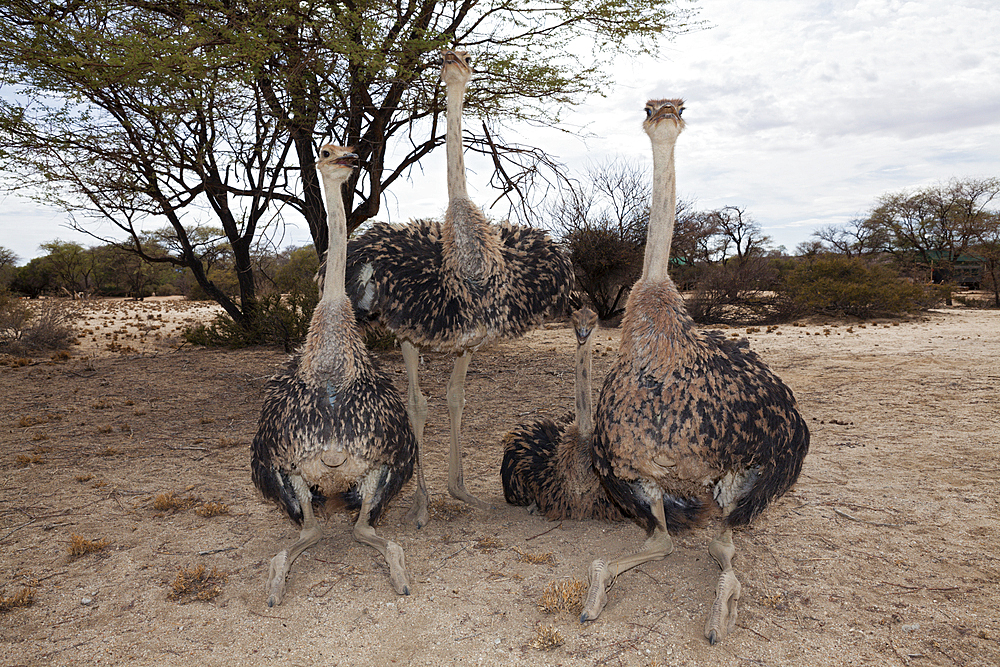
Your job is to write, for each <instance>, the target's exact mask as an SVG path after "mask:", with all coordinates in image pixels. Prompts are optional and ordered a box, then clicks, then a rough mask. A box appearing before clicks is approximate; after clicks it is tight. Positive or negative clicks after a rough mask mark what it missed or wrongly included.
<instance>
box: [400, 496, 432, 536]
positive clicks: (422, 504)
mask: <svg viewBox="0 0 1000 667" xmlns="http://www.w3.org/2000/svg"><path fill="white" fill-rule="evenodd" d="M427 505H428V502H427V493H426V492H424V493H421V491H420V489H419V488H418V489H417V491H416V493H414V494H413V504H412V505H410V509H409V510H408V511H407V512H406V520H407V521H413V522H414V523H416V524H417V528H423V527H424V526H426V525H427V524H428V522H430V520H431V517H430V512H429V511H428V509H427Z"/></svg>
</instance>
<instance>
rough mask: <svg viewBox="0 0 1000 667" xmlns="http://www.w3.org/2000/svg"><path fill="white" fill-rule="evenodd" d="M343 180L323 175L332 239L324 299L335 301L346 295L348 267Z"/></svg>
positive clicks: (324, 279)
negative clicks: (345, 274)
mask: <svg viewBox="0 0 1000 667" xmlns="http://www.w3.org/2000/svg"><path fill="white" fill-rule="evenodd" d="M340 188H341V182H340V181H335V180H334V179H332V178H330V177H329V176H326V175H324V176H323V190H324V191H325V192H326V219H327V224H328V225H329V228H330V241H329V245H327V251H326V274H325V275H324V276H323V299H322V300H323V301H335V300H337V299H342V298H344V297H345V296H346V290H345V288H344V271H345V270H346V269H347V214H346V213H345V212H344V195H343V192H342V191H341V189H340Z"/></svg>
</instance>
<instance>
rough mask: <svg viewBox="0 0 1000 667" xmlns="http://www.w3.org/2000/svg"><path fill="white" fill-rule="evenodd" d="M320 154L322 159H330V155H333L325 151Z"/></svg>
mask: <svg viewBox="0 0 1000 667" xmlns="http://www.w3.org/2000/svg"><path fill="white" fill-rule="evenodd" d="M321 154H322V155H323V157H330V156H331V155H333V153H331V152H330V151H326V150H324V151H321Z"/></svg>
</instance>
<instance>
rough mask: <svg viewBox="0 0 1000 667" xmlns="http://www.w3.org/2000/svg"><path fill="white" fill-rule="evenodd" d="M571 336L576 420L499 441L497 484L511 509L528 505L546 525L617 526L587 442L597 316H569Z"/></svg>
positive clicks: (533, 427) (519, 431) (547, 423)
mask: <svg viewBox="0 0 1000 667" xmlns="http://www.w3.org/2000/svg"><path fill="white" fill-rule="evenodd" d="M572 324H573V331H574V333H575V334H576V365H575V368H576V378H575V382H574V393H575V395H576V415H575V419H574V421H573V423H572V424H568V425H567V424H557V423H556V422H554V421H552V420H551V419H539V420H537V421H535V422H534V423H532V424H529V425H521V426H518V427H517V428H515V429H514V430H513V431H511V432H510V433H508V434H507V435H506V437H504V455H503V464H502V466H501V468H500V478H501V480H502V481H503V493H504V497H505V498H506V499H507V502H508V503H510V504H511V505H522V506H525V505H529V506H531V507H529V511H532V510H537V511H538V513H539V514H543V515H544V516H546V517H548V518H549V519H601V520H604V521H621V520H622V519H623V518H624V517H623V516H622V513H621V510H619V509H618V507H617V506H616V505H615V504H614V503H613V502H612V501H611V498H610V497H609V496H608V494H607V492H606V491H605V490H604V487H603V486H602V485H601V480H600V478H599V477H598V476H597V473H596V472H595V471H594V464H593V453H592V443H591V439H592V438H593V434H594V421H593V410H592V409H591V390H590V378H591V350H592V348H593V335H594V333H595V332H596V331H597V315H596V314H595V313H594V311H592V310H590V309H589V308H582V309H580V310H578V311H575V312H574V313H573V317H572Z"/></svg>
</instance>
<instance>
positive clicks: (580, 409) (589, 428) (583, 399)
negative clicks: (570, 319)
mask: <svg viewBox="0 0 1000 667" xmlns="http://www.w3.org/2000/svg"><path fill="white" fill-rule="evenodd" d="M592 341H593V336H591V337H590V338H588V339H587V342H586V343H584V344H583V345H578V346H577V348H576V385H575V386H576V428H577V431H578V432H579V433H580V439H581V440H584V439H586V440H589V439H590V436H592V435H593V434H594V418H593V414H594V413H593V411H592V409H591V405H590V375H591V372H590V371H591V368H590V367H591V363H590V359H591V354H590V348H591V345H592Z"/></svg>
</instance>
